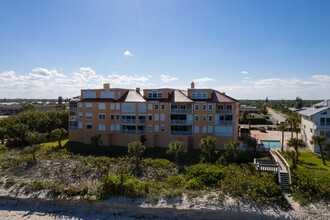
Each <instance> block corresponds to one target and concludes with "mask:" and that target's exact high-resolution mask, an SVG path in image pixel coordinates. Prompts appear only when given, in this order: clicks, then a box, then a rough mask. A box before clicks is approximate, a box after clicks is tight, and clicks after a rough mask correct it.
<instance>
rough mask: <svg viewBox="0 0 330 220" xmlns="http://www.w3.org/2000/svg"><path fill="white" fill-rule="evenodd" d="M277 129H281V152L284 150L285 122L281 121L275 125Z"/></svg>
mask: <svg viewBox="0 0 330 220" xmlns="http://www.w3.org/2000/svg"><path fill="white" fill-rule="evenodd" d="M277 130H279V131H282V147H281V152H282V153H283V151H284V149H283V148H284V146H283V145H284V131H285V130H286V124H285V123H283V124H280V125H279V126H278V127H277Z"/></svg>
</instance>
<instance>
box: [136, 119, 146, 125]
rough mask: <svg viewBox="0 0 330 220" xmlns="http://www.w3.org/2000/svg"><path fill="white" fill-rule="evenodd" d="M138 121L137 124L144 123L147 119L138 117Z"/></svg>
mask: <svg viewBox="0 0 330 220" xmlns="http://www.w3.org/2000/svg"><path fill="white" fill-rule="evenodd" d="M138 122H139V124H145V123H146V122H147V120H146V119H139V120H138Z"/></svg>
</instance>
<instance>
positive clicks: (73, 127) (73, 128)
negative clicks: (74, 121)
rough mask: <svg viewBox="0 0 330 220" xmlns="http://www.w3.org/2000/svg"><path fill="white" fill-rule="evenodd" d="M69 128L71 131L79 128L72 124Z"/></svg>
mask: <svg viewBox="0 0 330 220" xmlns="http://www.w3.org/2000/svg"><path fill="white" fill-rule="evenodd" d="M69 128H70V130H71V131H76V130H78V126H73V125H70V127H69Z"/></svg>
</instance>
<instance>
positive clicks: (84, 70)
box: [80, 67, 95, 76]
mask: <svg viewBox="0 0 330 220" xmlns="http://www.w3.org/2000/svg"><path fill="white" fill-rule="evenodd" d="M80 72H81V73H82V74H84V75H85V76H87V75H95V71H94V70H92V68H90V67H81V68H80Z"/></svg>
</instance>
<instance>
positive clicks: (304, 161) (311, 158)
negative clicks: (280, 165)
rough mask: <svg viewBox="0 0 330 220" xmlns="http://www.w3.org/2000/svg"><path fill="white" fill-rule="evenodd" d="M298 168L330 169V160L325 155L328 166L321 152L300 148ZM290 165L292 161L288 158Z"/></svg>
mask: <svg viewBox="0 0 330 220" xmlns="http://www.w3.org/2000/svg"><path fill="white" fill-rule="evenodd" d="M299 152H300V156H299V160H300V162H299V164H298V168H309V169H321V170H327V171H330V160H329V159H328V158H327V156H326V155H325V156H324V158H325V161H326V164H327V166H324V165H323V163H322V159H321V154H315V153H313V152H312V151H307V150H300V151H299ZM288 162H289V165H290V167H291V166H292V162H291V161H290V160H288Z"/></svg>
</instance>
